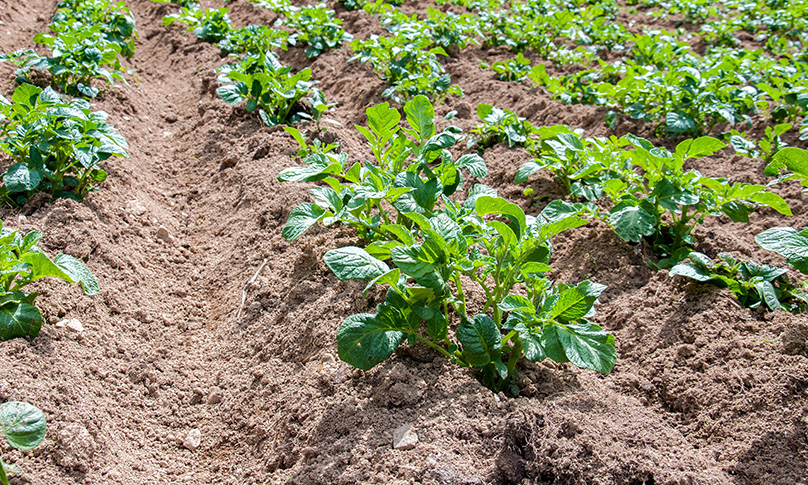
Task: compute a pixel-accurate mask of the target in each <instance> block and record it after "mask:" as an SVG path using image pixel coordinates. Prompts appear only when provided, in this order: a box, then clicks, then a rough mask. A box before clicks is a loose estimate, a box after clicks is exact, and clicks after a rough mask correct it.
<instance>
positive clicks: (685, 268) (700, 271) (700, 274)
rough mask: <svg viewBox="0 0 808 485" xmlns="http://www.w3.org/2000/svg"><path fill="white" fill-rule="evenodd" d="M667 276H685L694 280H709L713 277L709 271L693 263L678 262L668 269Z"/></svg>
mask: <svg viewBox="0 0 808 485" xmlns="http://www.w3.org/2000/svg"><path fill="white" fill-rule="evenodd" d="M668 276H670V277H671V278H673V277H674V276H685V277H687V278H690V279H693V280H696V281H701V282H705V281H710V280H711V279H713V274H712V273H710V272H709V271H707V270H705V269H704V268H701V267H699V266H696V265H695V264H693V263H680V264H677V265H676V266H674V267H673V268H671V269H670V271H669V272H668Z"/></svg>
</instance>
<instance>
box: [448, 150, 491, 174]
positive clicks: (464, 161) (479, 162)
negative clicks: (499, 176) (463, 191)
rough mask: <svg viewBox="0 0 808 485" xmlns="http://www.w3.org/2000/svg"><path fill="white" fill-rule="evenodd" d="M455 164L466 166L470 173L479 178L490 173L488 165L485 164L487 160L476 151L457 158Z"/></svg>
mask: <svg viewBox="0 0 808 485" xmlns="http://www.w3.org/2000/svg"><path fill="white" fill-rule="evenodd" d="M455 165H457V166H458V167H460V168H465V169H466V170H468V171H469V173H470V174H472V175H474V176H475V177H477V178H483V177H485V176H486V175H488V167H486V165H485V160H483V157H481V156H479V155H477V154H476V153H472V154H468V155H463V156H462V157H460V158H458V159H457V161H456V162H455Z"/></svg>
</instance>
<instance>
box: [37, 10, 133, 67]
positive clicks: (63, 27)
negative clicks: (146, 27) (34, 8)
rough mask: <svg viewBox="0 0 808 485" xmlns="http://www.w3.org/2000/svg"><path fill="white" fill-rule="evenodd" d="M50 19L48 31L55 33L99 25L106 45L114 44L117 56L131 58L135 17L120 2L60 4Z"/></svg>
mask: <svg viewBox="0 0 808 485" xmlns="http://www.w3.org/2000/svg"><path fill="white" fill-rule="evenodd" d="M57 5H58V7H59V10H57V11H56V14H55V15H54V16H53V24H52V25H51V30H52V31H53V32H55V33H59V32H62V31H70V30H74V29H75V27H73V24H75V22H79V23H81V24H82V25H84V26H85V27H86V26H87V25H101V26H102V31H103V32H104V35H105V37H106V39H107V40H108V41H109V42H113V43H115V44H118V45H119V46H120V48H121V55H123V56H124V57H127V58H131V57H132V56H133V55H135V40H137V38H138V33H137V29H136V27H135V17H134V16H133V15H132V12H131V11H130V10H129V7H127V6H126V5H125V4H124V2H117V3H110V2H109V1H108V0H62V1H60V2H59V3H58V4H57Z"/></svg>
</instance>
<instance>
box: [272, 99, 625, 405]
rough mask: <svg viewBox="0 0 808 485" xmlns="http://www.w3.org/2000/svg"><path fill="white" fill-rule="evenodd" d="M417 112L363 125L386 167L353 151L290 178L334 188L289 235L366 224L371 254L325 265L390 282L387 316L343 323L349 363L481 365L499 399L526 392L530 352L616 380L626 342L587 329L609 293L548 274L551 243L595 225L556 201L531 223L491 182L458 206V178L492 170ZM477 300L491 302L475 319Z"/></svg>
mask: <svg viewBox="0 0 808 485" xmlns="http://www.w3.org/2000/svg"><path fill="white" fill-rule="evenodd" d="M404 112H405V114H406V119H407V124H408V125H409V128H400V127H399V126H398V123H399V121H400V120H401V115H400V113H399V112H398V110H395V109H391V108H390V107H389V106H388V105H387V103H385V104H382V105H377V106H374V107H372V108H369V109H368V110H367V115H368V123H369V127H368V128H364V127H357V129H358V130H359V131H360V132H361V133H362V134H363V135H364V136H365V138H366V139H367V140H368V143H369V144H370V148H371V150H372V152H373V154H374V157H375V159H376V163H372V162H365V163H364V164H360V163H354V164H350V163H348V162H347V155H345V154H344V153H342V154H339V155H331V154H324V155H322V156H316V155H315V156H311V157H309V159H307V166H305V167H296V168H290V169H287V170H284V171H283V172H281V174H280V175H279V176H278V178H279V179H280V180H291V181H309V182H312V181H322V182H324V183H325V185H326V186H323V187H318V188H315V189H312V190H311V193H312V195H314V196H315V198H316V199H318V201H317V202H316V203H304V204H301V205H300V206H298V207H297V208H295V209H294V210H293V211H292V213H291V214H290V216H289V220H288V221H287V223H286V225H285V226H284V229H283V236H284V237H285V238H286V239H288V240H294V239H296V238H297V237H299V236H300V235H301V234H303V232H305V231H306V230H307V229H308V228H310V227H311V226H312V225H314V224H316V223H317V222H318V221H322V222H323V224H325V225H330V224H333V223H336V222H342V223H344V224H347V225H350V226H352V227H355V228H356V229H357V231H358V233H359V235H360V236H361V237H362V238H363V239H364V240H365V242H366V243H367V244H366V245H365V247H364V248H362V247H353V246H351V247H344V248H339V249H334V250H331V251H328V252H327V253H326V255H325V258H324V259H325V262H326V265H328V267H329V268H330V269H331V270H332V271H333V272H334V273H335V275H336V276H337V277H338V278H339V279H340V280H350V279H358V280H368V281H369V283H368V285H367V287H368V288H370V287H372V286H374V285H387V286H389V289H388V291H387V295H386V298H385V301H384V302H383V303H381V304H379V305H378V307H377V309H376V310H377V311H376V313H375V314H372V313H362V314H358V315H353V316H350V317H348V318H347V319H346V320H345V321H344V322H343V323H342V325H341V326H340V328H339V330H338V332H337V346H338V351H339V356H340V358H341V359H342V360H343V361H345V362H347V363H349V364H351V365H353V366H355V367H357V368H360V369H370V368H372V367H373V366H375V365H377V364H379V363H380V362H382V361H384V360H386V359H387V358H389V357H390V356H391V355H392V354H393V352H394V351H395V350H396V348H398V346H399V345H401V344H402V343H403V342H404V341H405V340H406V341H408V342H410V343H411V344H415V343H417V342H421V343H424V344H425V345H428V346H429V347H431V348H433V349H435V351H437V352H439V353H440V354H442V355H444V356H445V357H447V358H449V359H450V360H451V361H452V362H454V363H457V364H459V365H461V366H464V367H469V368H474V369H476V370H477V375H478V377H479V379H480V381H481V382H482V383H483V384H484V385H486V386H487V387H489V388H490V389H492V390H494V391H495V392H499V391H502V390H509V391H511V392H513V393H516V392H518V388H517V387H516V379H515V377H516V375H517V371H516V364H517V362H518V360H519V359H520V358H521V357H522V356H523V355H524V356H526V357H527V358H528V359H529V360H531V361H533V362H538V361H541V360H544V359H545V358H551V359H553V360H555V361H557V362H572V363H574V364H575V365H577V366H579V367H582V368H586V369H593V370H596V371H598V372H603V373H608V372H609V371H610V370H611V368H612V367H613V366H614V364H615V361H616V354H615V349H614V338H613V337H612V336H611V335H609V334H608V333H606V332H604V331H603V330H602V329H601V328H600V327H598V326H597V325H594V324H592V323H590V322H588V320H587V318H588V317H590V316H591V315H592V314H593V313H594V312H593V306H594V304H595V303H596V301H597V298H598V296H599V295H600V294H601V292H602V291H603V289H604V287H603V286H602V285H598V284H595V283H591V282H589V281H585V282H583V283H580V284H578V285H563V284H559V285H555V284H553V283H552V282H551V281H549V280H547V279H546V278H545V274H546V273H547V272H549V271H551V268H550V267H549V266H548V264H547V263H548V262H549V259H550V256H551V254H552V247H551V245H550V243H549V239H550V238H551V237H552V236H554V235H556V234H558V233H560V232H562V231H564V230H566V229H572V228H575V227H579V226H581V225H584V224H586V221H585V220H584V219H581V218H580V217H577V215H575V214H576V213H577V212H578V210H579V209H578V208H577V207H574V206H573V205H571V204H565V203H554V204H552V205H551V206H549V207H548V208H547V209H545V210H544V212H543V213H542V215H541V216H540V217H538V218H537V217H532V216H528V215H526V214H525V213H524V212H523V211H522V209H521V208H519V207H518V206H516V205H514V204H511V203H508V202H507V201H506V200H504V199H501V198H497V197H495V195H496V192H495V191H493V189H490V188H488V187H485V186H483V185H477V186H475V187H474V188H472V189H471V191H470V192H469V196H468V197H467V199H466V200H465V201H464V202H463V203H462V204H461V203H459V202H455V201H453V200H452V199H450V198H449V197H450V196H451V195H452V194H453V193H454V192H456V191H457V190H458V188H459V187H460V185H461V184H462V176H461V172H460V170H459V169H460V168H465V169H468V170H469V172H470V173H471V174H472V175H475V176H477V177H483V176H485V174H486V173H487V170H486V168H485V164H484V162H483V161H482V159H481V158H480V157H478V156H476V155H466V156H464V157H460V158H459V159H457V160H456V161H454V160H453V158H452V155H451V153H449V151H448V148H451V147H452V146H454V145H455V144H456V143H457V142H458V141H459V140H460V135H461V134H460V130H459V129H457V128H454V127H447V128H446V129H445V130H444V131H442V132H440V133H437V132H436V129H435V121H434V110H433V108H432V106H431V104H430V103H429V101H428V99H427V98H426V97H424V96H417V97H416V98H415V99H413V100H412V101H410V102H409V103H407V104H405V106H404ZM388 261H389V263H388ZM391 265H392V266H391ZM474 290H479V293H480V295H483V299H484V301H485V303H484V304H483V306H482V307H481V308H475V309H474V310H475V311H476V313H475V314H471V313H470V312H469V310H470V309H469V302H470V301H472V298H471V297H470V296H471V294H472V293H471V292H472V291H474ZM450 330H452V332H450Z"/></svg>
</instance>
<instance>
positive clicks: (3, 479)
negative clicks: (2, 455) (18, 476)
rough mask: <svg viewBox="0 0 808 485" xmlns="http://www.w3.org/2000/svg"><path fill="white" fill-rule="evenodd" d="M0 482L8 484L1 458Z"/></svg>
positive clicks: (4, 484)
mask: <svg viewBox="0 0 808 485" xmlns="http://www.w3.org/2000/svg"><path fill="white" fill-rule="evenodd" d="M0 484H2V485H8V475H6V469H5V468H3V460H0Z"/></svg>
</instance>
